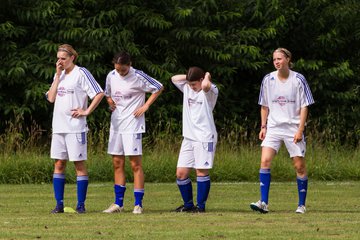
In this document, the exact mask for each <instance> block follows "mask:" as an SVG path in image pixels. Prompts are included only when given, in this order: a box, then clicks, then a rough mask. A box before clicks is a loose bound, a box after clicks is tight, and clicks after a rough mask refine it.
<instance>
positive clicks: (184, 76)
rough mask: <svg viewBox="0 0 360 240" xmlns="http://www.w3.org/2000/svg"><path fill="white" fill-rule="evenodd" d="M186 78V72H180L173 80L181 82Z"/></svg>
mask: <svg viewBox="0 0 360 240" xmlns="http://www.w3.org/2000/svg"><path fill="white" fill-rule="evenodd" d="M185 80H186V74H179V75H174V76H172V77H171V81H172V82H180V81H185Z"/></svg>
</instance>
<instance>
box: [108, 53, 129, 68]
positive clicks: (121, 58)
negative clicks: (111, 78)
mask: <svg viewBox="0 0 360 240" xmlns="http://www.w3.org/2000/svg"><path fill="white" fill-rule="evenodd" d="M112 63H114V64H121V65H130V64H131V57H130V54H128V53H127V52H124V51H122V52H118V53H116V54H115V55H114V58H113V60H112Z"/></svg>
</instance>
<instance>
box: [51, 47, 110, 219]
mask: <svg viewBox="0 0 360 240" xmlns="http://www.w3.org/2000/svg"><path fill="white" fill-rule="evenodd" d="M77 57H78V54H77V52H76V51H75V49H74V48H73V47H72V46H70V45H68V44H63V45H60V46H59V48H58V51H57V62H56V73H55V76H54V80H53V82H52V85H51V87H50V89H49V91H48V92H47V93H46V97H47V99H48V101H49V102H51V103H55V105H54V114H53V120H52V141H51V158H52V159H55V164H54V175H53V186H54V193H55V199H56V207H55V209H53V210H52V213H63V212H64V188H65V169H66V163H67V160H70V161H72V162H74V164H75V169H76V175H77V198H78V203H77V207H76V211H77V212H78V213H85V199H86V193H87V187H88V181H89V178H88V173H87V169H86V165H85V160H86V159H87V141H86V133H87V131H88V128H87V123H86V116H88V115H89V114H90V113H91V112H92V111H94V109H95V108H96V107H97V106H98V105H99V103H100V101H101V99H102V98H103V97H104V93H103V90H102V89H101V87H100V85H99V84H98V83H97V82H96V80H95V79H94V77H93V76H92V75H91V73H90V72H89V71H88V70H87V69H86V68H84V67H79V66H77V65H75V63H74V62H75V60H76V58H77ZM88 98H91V99H92V101H91V104H90V105H89V106H88Z"/></svg>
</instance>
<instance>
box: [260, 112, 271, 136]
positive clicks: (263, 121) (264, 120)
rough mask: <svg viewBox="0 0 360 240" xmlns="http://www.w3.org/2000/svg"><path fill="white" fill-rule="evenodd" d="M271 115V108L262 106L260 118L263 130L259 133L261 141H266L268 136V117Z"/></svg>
mask: <svg viewBox="0 0 360 240" xmlns="http://www.w3.org/2000/svg"><path fill="white" fill-rule="evenodd" d="M268 115H269V108H268V107H265V106H261V109H260V117H261V127H260V128H261V129H260V133H259V139H260V140H264V139H265V136H266V130H267V125H266V124H267V117H268Z"/></svg>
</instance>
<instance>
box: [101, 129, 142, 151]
mask: <svg viewBox="0 0 360 240" xmlns="http://www.w3.org/2000/svg"><path fill="white" fill-rule="evenodd" d="M108 154H111V155H120V156H138V155H142V134H141V133H135V134H120V133H116V132H112V131H110V137H109V144H108Z"/></svg>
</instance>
